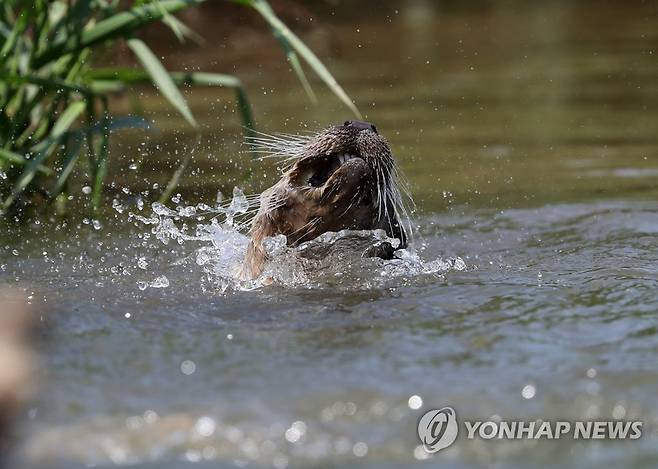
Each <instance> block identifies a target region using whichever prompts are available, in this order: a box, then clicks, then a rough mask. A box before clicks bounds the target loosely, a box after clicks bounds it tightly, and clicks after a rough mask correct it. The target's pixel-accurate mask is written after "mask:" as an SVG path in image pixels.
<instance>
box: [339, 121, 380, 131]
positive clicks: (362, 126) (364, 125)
mask: <svg viewBox="0 0 658 469" xmlns="http://www.w3.org/2000/svg"><path fill="white" fill-rule="evenodd" d="M343 126H345V127H354V128H355V129H358V130H359V132H361V131H362V130H371V131H373V132H375V133H377V127H375V124H371V123H370V122H363V121H357V120H351V121H345V123H344V124H343Z"/></svg>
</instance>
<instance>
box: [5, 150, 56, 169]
mask: <svg viewBox="0 0 658 469" xmlns="http://www.w3.org/2000/svg"><path fill="white" fill-rule="evenodd" d="M0 159H3V160H5V161H8V162H9V163H12V164H17V165H20V166H25V165H26V164H27V163H28V162H29V161H30V160H26V159H25V157H24V156H23V155H19V154H18V153H14V152H13V151H9V150H6V149H4V148H0ZM37 171H38V172H40V173H42V174H45V175H47V176H50V175H52V174H53V171H52V170H51V169H50V168H47V167H45V166H42V165H39V166H37Z"/></svg>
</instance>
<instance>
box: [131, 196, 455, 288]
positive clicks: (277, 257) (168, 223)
mask: <svg viewBox="0 0 658 469" xmlns="http://www.w3.org/2000/svg"><path fill="white" fill-rule="evenodd" d="M257 203H258V200H257V199H250V198H248V197H247V196H245V194H244V193H243V192H242V190H240V189H239V188H237V187H236V188H235V189H234V190H233V197H232V199H231V201H230V203H229V204H221V203H220V202H218V203H217V205H216V206H215V207H210V206H209V205H206V204H197V205H193V206H182V205H181V206H178V207H176V209H171V208H168V207H166V206H165V205H163V204H161V203H154V204H153V205H152V206H151V209H152V214H151V215H150V216H147V217H144V216H142V215H138V214H133V213H131V214H130V217H132V218H134V219H136V220H139V221H140V222H142V223H143V224H144V225H146V226H148V227H150V231H151V234H153V235H154V236H155V238H156V239H157V240H159V241H160V242H161V243H162V244H164V245H168V244H170V243H172V242H174V243H176V244H178V245H181V246H188V245H189V246H193V249H194V250H193V252H192V254H191V255H190V256H189V257H188V258H187V260H190V259H191V260H192V262H193V264H195V265H196V266H198V267H200V268H201V269H202V271H203V279H202V285H201V286H202V288H203V289H204V290H205V291H219V292H222V293H223V292H226V291H236V290H254V289H257V288H261V287H263V286H267V285H272V284H274V285H281V286H288V287H300V286H301V287H318V288H322V287H326V286H330V285H332V286H333V285H340V286H341V287H342V288H348V289H355V288H356V289H370V288H381V287H385V286H388V285H391V284H393V285H394V284H395V283H396V282H397V283H399V282H400V280H401V279H402V280H408V279H410V278H414V277H419V276H441V275H443V274H444V273H446V272H447V271H449V270H464V269H465V268H466V264H465V263H464V261H463V260H462V259H460V258H454V259H449V260H443V259H435V260H432V261H425V260H423V259H421V258H420V256H419V255H418V253H417V252H416V251H415V250H414V249H413V248H407V249H400V250H397V251H396V252H395V259H392V260H383V259H380V258H378V257H371V256H370V255H369V254H368V253H369V252H372V250H373V249H375V248H377V247H378V246H381V245H382V244H383V243H390V244H391V245H392V246H393V247H396V246H397V245H398V244H399V240H397V239H392V238H389V237H388V236H387V235H386V233H385V231H383V230H361V231H355V230H343V231H340V232H335V233H334V232H329V233H324V234H323V235H321V236H319V237H318V238H316V239H314V240H312V241H308V242H305V243H303V244H301V245H299V246H297V247H289V246H288V245H287V240H286V237H285V236H283V235H278V236H274V237H271V238H267V239H266V240H265V241H264V247H265V250H266V251H267V253H268V257H269V260H268V263H267V264H266V267H265V270H264V272H263V274H262V275H261V276H260V277H258V278H257V279H255V280H244V279H241V278H240V276H239V272H240V269H241V266H242V263H243V261H244V256H245V252H246V250H247V245H248V243H249V237H248V235H247V234H246V233H247V231H248V222H249V220H250V218H249V215H250V214H251V213H253V212H254V210H255V209H257ZM140 262H141V265H146V261H145V260H144V259H141V260H140ZM163 278H164V279H166V277H164V276H161V277H158V278H156V279H155V280H153V281H151V282H143V281H142V282H139V284H138V287H139V288H140V289H142V290H143V289H146V288H149V287H150V288H165V287H167V286H169V281H168V280H167V281H166V282H164V281H162V279H163ZM165 283H166V284H165Z"/></svg>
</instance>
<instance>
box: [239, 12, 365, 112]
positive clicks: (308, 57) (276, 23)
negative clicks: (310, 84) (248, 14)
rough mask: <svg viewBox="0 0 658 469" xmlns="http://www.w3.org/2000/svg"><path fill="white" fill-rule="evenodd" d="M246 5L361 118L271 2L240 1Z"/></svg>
mask: <svg viewBox="0 0 658 469" xmlns="http://www.w3.org/2000/svg"><path fill="white" fill-rule="evenodd" d="M238 3H242V4H245V5H249V6H251V7H252V8H254V9H255V10H256V11H257V12H258V13H260V14H261V16H262V17H263V18H264V19H265V20H266V21H267V22H268V23H269V25H270V26H271V27H272V29H274V30H275V31H276V32H277V33H278V34H279V35H280V36H281V37H282V38H284V40H285V41H287V42H288V44H290V46H291V47H292V48H293V49H294V50H295V51H296V52H297V53H298V54H299V55H300V56H301V57H302V58H303V59H304V60H305V61H306V63H307V64H308V65H309V66H310V67H311V68H312V69H313V71H314V72H315V73H316V74H317V75H318V77H320V79H321V80H322V81H324V82H325V84H326V85H327V86H328V87H329V89H330V90H331V91H332V92H333V93H334V94H335V95H336V96H337V97H338V99H340V100H341V101H342V102H343V103H345V105H346V106H347V107H348V108H350V110H351V111H352V112H353V113H354V115H355V116H356V117H358V118H361V113H360V112H359V110H358V108H357V107H356V105H355V104H354V103H353V102H352V100H351V99H350V98H349V96H348V95H347V93H345V90H343V87H342V86H340V85H339V84H338V82H337V81H336V79H335V78H334V77H333V75H332V74H331V73H330V72H329V70H327V67H325V65H324V64H323V63H322V61H320V59H318V57H317V56H316V55H315V53H313V51H312V50H311V49H309V47H308V46H307V45H306V44H304V42H303V41H302V40H301V39H299V38H298V37H297V35H295V33H293V32H292V31H291V30H290V28H288V26H286V25H285V23H284V22H283V21H281V20H280V19H279V17H278V16H276V14H275V13H274V11H273V10H272V7H270V5H269V3H267V2H266V1H265V0H249V1H239V2H238Z"/></svg>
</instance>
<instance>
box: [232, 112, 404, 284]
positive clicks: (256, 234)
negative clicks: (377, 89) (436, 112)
mask: <svg viewBox="0 0 658 469" xmlns="http://www.w3.org/2000/svg"><path fill="white" fill-rule="evenodd" d="M350 122H358V121H348V122H346V123H345V124H343V125H336V126H332V127H329V128H327V129H325V130H324V131H321V132H320V133H318V134H317V135H315V136H314V137H312V138H310V139H309V140H308V142H307V143H305V144H304V145H303V147H302V148H301V151H300V153H299V156H298V157H296V155H295V161H294V163H292V164H291V165H290V167H289V168H288V170H287V171H285V172H284V174H283V175H282V177H281V179H280V180H279V182H277V183H276V184H275V185H274V186H272V187H270V188H269V189H267V190H266V191H264V192H263V193H262V194H261V196H260V208H259V210H258V212H257V214H256V216H255V217H254V219H253V221H252V225H251V229H250V236H251V240H250V242H249V246H248V249H247V254H246V257H245V262H244V265H243V269H242V273H241V276H242V277H243V278H245V279H254V278H256V277H258V276H259V275H260V274H261V273H262V271H263V269H264V266H265V263H266V261H267V252H266V250H265V248H264V247H263V240H264V239H265V238H266V237H269V236H275V235H279V234H283V235H285V236H286V237H287V241H288V245H289V246H295V245H298V244H300V243H303V242H305V241H309V240H311V239H314V238H316V237H317V236H319V235H321V234H323V233H326V232H328V231H340V230H343V229H353V230H366V229H368V230H372V229H383V230H385V231H386V232H387V234H388V235H389V236H390V237H393V238H397V239H399V240H400V242H401V246H400V247H404V246H405V245H406V238H407V236H406V233H405V230H404V228H403V226H402V224H401V223H400V214H399V213H397V209H396V207H397V206H396V204H395V201H393V200H390V199H391V195H390V194H389V193H388V192H386V191H382V187H383V188H386V187H390V186H393V187H396V186H395V184H396V182H397V181H396V177H397V169H396V166H395V161H394V160H393V156H392V154H391V150H390V147H389V145H388V142H387V141H386V139H385V138H384V137H382V136H381V135H379V134H378V133H377V131H376V128H375V127H374V126H372V125H371V124H367V126H370V127H367V128H364V127H366V126H365V124H366V123H361V122H358V125H359V127H355V126H354V125H350ZM340 154H351V155H354V156H357V158H354V159H350V160H349V161H346V162H345V163H343V164H342V165H339V164H338V159H337V157H336V155H340ZM327 173H329V174H330V175H329V176H328V179H327V180H326V181H321V182H322V184H318V185H317V187H314V185H313V184H312V183H311V182H309V181H313V179H312V178H314V177H317V175H322V174H325V175H326V174H327ZM378 187H379V188H380V189H379V192H378ZM385 200H386V201H387V203H384V201H385Z"/></svg>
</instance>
